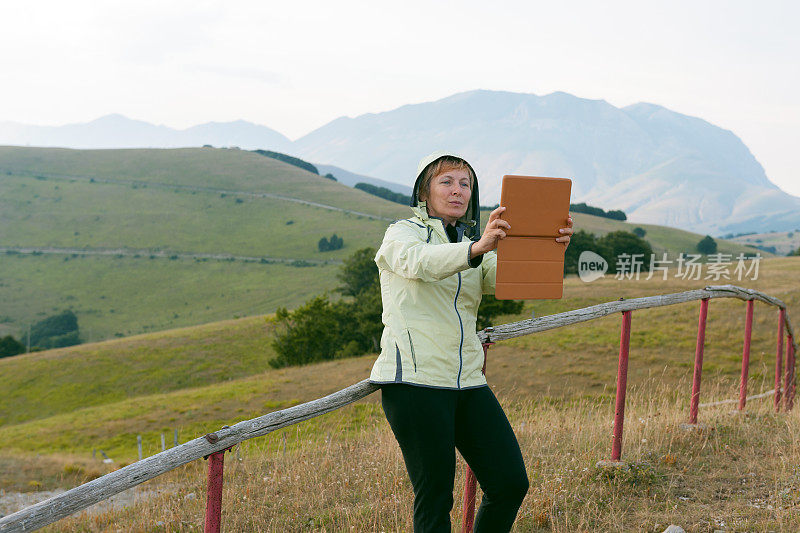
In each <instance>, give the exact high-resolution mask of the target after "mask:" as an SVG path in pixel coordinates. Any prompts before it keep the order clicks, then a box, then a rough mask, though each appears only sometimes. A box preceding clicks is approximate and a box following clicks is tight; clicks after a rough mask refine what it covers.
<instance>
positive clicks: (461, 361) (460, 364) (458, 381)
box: [453, 272, 464, 389]
mask: <svg viewBox="0 0 800 533" xmlns="http://www.w3.org/2000/svg"><path fill="white" fill-rule="evenodd" d="M460 293H461V272H459V273H458V289H456V297H455V298H454V299H453V309H455V310H456V315H458V326H459V327H460V328H461V341H460V343H459V345H458V378H457V379H456V387H458V388H459V389H460V388H461V368H462V367H463V365H464V359H463V356H462V351H463V349H464V323H463V322H461V313H459V312H458V305H457V302H458V295H459V294H460Z"/></svg>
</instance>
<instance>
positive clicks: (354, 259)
mask: <svg viewBox="0 0 800 533" xmlns="http://www.w3.org/2000/svg"><path fill="white" fill-rule="evenodd" d="M375 253H376V250H375V248H361V249H360V250H356V252H355V253H354V254H353V255H351V256H350V257H348V258H347V259H345V260H344V264H343V265H342V269H341V270H340V271H339V273H338V274H337V275H336V277H337V279H338V280H339V281H340V282H341V283H342V284H341V285H340V286H339V287H338V288H337V289H336V292H339V293H341V294H344V295H345V296H353V297H355V296H358V295H359V294H360V293H362V292H364V291H367V290H372V291H375V292H377V293H378V294H380V283H379V281H378V265H376V264H375V259H374V258H375Z"/></svg>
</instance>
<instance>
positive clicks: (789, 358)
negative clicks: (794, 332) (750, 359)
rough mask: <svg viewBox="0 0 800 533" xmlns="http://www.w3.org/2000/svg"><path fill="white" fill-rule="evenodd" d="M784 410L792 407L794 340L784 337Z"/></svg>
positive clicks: (789, 336)
mask: <svg viewBox="0 0 800 533" xmlns="http://www.w3.org/2000/svg"><path fill="white" fill-rule="evenodd" d="M783 393H784V398H783V401H784V409H785V410H786V411H791V410H792V407H794V339H793V338H792V336H791V335H787V336H786V380H785V381H784V383H783Z"/></svg>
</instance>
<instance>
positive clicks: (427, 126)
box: [0, 90, 800, 235]
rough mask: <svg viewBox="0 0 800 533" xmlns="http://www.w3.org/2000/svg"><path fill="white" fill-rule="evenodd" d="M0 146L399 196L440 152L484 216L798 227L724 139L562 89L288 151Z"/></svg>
mask: <svg viewBox="0 0 800 533" xmlns="http://www.w3.org/2000/svg"><path fill="white" fill-rule="evenodd" d="M0 144H16V145H19V144H22V145H26V144H27V145H36V146H66V147H76V148H88V147H95V148H110V147H143V146H148V147H174V146H199V145H203V144H211V145H214V146H239V147H241V148H246V149H253V148H265V149H269V150H275V151H279V152H285V153H289V154H291V155H295V156H298V157H301V158H303V159H305V160H307V161H310V162H313V163H315V164H317V165H318V166H320V167H321V168H327V169H328V170H326V171H325V172H328V171H331V169H333V168H334V167H333V166H336V167H339V169H338V170H339V175H341V176H342V177H344V175H345V173H346V174H347V175H348V179H345V180H343V182H344V183H348V182H350V181H352V180H353V179H354V178H352V177H349V175H350V174H355V175H356V176H357V178H355V179H361V178H364V177H373V178H377V179H380V180H383V181H384V183H383V186H389V187H390V188H394V189H395V190H398V191H402V192H406V193H407V191H408V188H409V187H410V186H411V185H412V184H413V180H414V172H415V170H416V166H417V162H418V160H419V159H420V158H421V157H422V156H424V155H426V154H427V153H429V152H431V151H433V150H435V149H439V148H447V149H450V150H454V151H456V152H457V153H460V154H462V155H463V156H464V157H466V158H467V159H468V160H469V161H470V163H471V164H472V165H473V167H474V168H475V169H476V172H477V173H478V177H479V179H480V181H481V203H482V204H484V205H490V204H493V203H496V202H498V201H499V197H500V186H501V179H502V176H503V175H504V174H524V175H539V176H558V177H569V178H571V179H572V180H573V188H572V202H573V203H577V202H586V203H588V204H590V205H596V206H599V207H602V208H604V209H622V210H623V211H625V213H626V214H627V215H628V219H629V220H630V221H633V222H641V223H651V224H662V225H668V226H672V227H677V228H682V229H686V230H689V231H696V232H699V233H707V234H711V235H722V234H725V233H733V232H750V231H757V232H766V231H788V230H793V229H796V228H800V198H798V197H795V196H792V195H789V194H787V193H785V192H784V191H782V190H781V189H780V188H778V187H777V186H776V185H775V184H774V183H772V182H771V181H769V179H768V178H767V176H766V174H765V172H764V169H763V167H762V166H761V165H760V164H759V162H758V161H757V160H756V159H755V157H754V156H753V155H752V153H751V152H750V150H749V149H748V148H747V146H746V145H745V144H744V143H743V142H742V141H741V139H739V138H738V137H737V136H736V135H735V134H734V133H732V132H731V131H728V130H725V129H722V128H719V127H717V126H714V125H713V124H710V123H709V122H706V121H705V120H702V119H700V118H696V117H690V116H687V115H683V114H680V113H677V112H675V111H671V110H669V109H666V108H664V107H661V106H658V105H655V104H649V103H639V104H634V105H630V106H627V107H622V108H617V107H615V106H613V105H611V104H609V103H608V102H606V101H604V100H589V99H585V98H579V97H576V96H573V95H570V94H567V93H564V92H555V93H552V94H548V95H545V96H538V95H535V94H526V93H512V92H504V91H486V90H475V91H469V92H463V93H458V94H455V95H452V96H450V97H447V98H443V99H441V100H437V101H434V102H425V103H421V104H413V105H405V106H402V107H399V108H397V109H394V110H390V111H386V112H381V113H368V114H364V115H361V116H358V117H355V118H349V117H341V118H338V119H335V120H333V121H331V122H329V123H328V124H326V125H324V126H322V127H320V128H318V129H316V130H314V131H312V132H310V133H308V134H307V135H304V136H303V137H300V138H299V139H297V140H295V141H291V140H290V139H288V138H287V137H285V136H283V135H282V134H280V133H279V132H277V131H275V130H272V129H270V128H267V127H265V126H259V125H256V124H252V123H249V122H246V121H242V120H240V121H235V122H228V123H213V122H212V123H207V124H201V125H198V126H195V127H192V128H188V129H185V130H174V129H171V128H168V127H166V126H155V125H152V124H149V123H146V122H142V121H134V120H130V119H127V118H125V117H122V116H121V115H110V116H107V117H102V118H100V119H98V120H95V121H92V122H89V123H86V124H73V125H67V126H61V127H42V126H27V125H22V124H17V123H9V122H5V123H2V122H0ZM343 169H347V170H343ZM321 172H322V170H321ZM325 172H323V173H325ZM331 173H333V174H334V175H337V172H335V171H332V172H331ZM364 181H367V180H364ZM348 184H349V183H348ZM393 184H401V185H402V186H403V187H396V186H393Z"/></svg>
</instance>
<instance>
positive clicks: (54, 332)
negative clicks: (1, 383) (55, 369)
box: [0, 310, 81, 357]
mask: <svg viewBox="0 0 800 533" xmlns="http://www.w3.org/2000/svg"><path fill="white" fill-rule="evenodd" d="M23 340H25V341H27V343H29V344H30V347H31V349H30V351H32V352H35V351H40V350H49V349H52V348H63V347H65V346H73V345H75V344H80V343H81V339H80V329H79V327H78V317H77V316H75V313H73V312H72V311H70V310H67V311H64V312H62V313H59V314H57V315H53V316H50V317H47V318H45V319H44V320H41V321H39V322H37V323H36V324H33V325H32V326H31V328H30V333H29V337H28V338H27V339H25V338H24V336H23V339H22V340H17V339H15V338H14V337H12V336H11V335H6V336H5V337H3V338H0V357H10V356H12V355H18V354H21V353H25V352H26V351H27V346H26V343H23V342H22V341H23Z"/></svg>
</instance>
